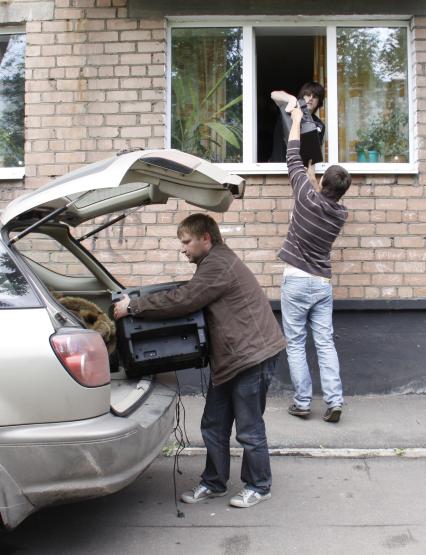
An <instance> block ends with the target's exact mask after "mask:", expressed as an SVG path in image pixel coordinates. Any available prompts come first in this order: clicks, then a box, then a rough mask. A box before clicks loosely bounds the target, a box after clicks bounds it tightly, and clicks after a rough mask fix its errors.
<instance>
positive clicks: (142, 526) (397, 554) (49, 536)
mask: <svg viewBox="0 0 426 555" xmlns="http://www.w3.org/2000/svg"><path fill="white" fill-rule="evenodd" d="M203 464H204V457H202V456H193V457H183V458H182V459H181V460H180V463H179V466H180V469H181V474H179V475H178V476H177V478H176V481H177V490H178V492H181V491H184V490H186V489H189V488H191V487H192V486H193V485H194V483H196V482H197V481H198V479H199V474H200V472H201V470H202V468H203ZM173 466H174V458H173V457H164V456H163V457H161V456H160V457H159V458H158V459H157V460H155V461H154V462H153V464H152V465H151V467H150V468H149V469H148V470H147V472H145V473H144V474H143V475H142V476H141V478H140V479H139V480H137V481H136V482H134V483H133V484H132V485H130V486H129V487H128V488H126V489H125V490H123V491H121V492H119V493H116V494H114V495H111V496H108V497H105V498H101V499H95V500H92V501H85V502H81V503H75V504H73V505H65V506H60V507H52V508H49V509H46V510H44V511H40V512H39V513H36V514H34V515H32V516H31V517H30V518H28V519H27V520H26V521H25V522H24V523H23V524H22V525H21V526H20V527H19V528H17V529H16V530H14V531H13V532H11V533H9V534H5V535H4V536H1V535H0V553H1V555H21V554H22V555H170V554H173V555H204V554H206V555H259V554H261V555H292V554H296V555H424V553H425V552H426V524H425V523H426V503H425V502H424V500H425V497H426V483H425V480H424V476H425V470H426V459H424V458H420V459H405V458H403V457H402V458H401V457H384V458H380V457H376V458H372V459H338V458H306V457H298V456H294V457H271V466H272V476H273V478H272V480H273V484H272V498H271V499H270V500H268V501H266V502H264V503H260V504H259V505H256V506H255V507H251V508H250V509H236V508H234V507H230V506H229V498H230V496H231V495H233V494H234V493H235V492H237V491H238V490H239V489H240V488H241V482H240V477H239V474H240V467H241V458H240V457H233V458H232V460H231V478H230V483H229V494H228V495H227V496H225V497H220V498H215V499H208V500H206V501H202V502H200V503H197V504H195V505H185V504H184V503H179V504H178V506H179V510H180V516H178V514H177V509H176V506H175V503H174V493H173Z"/></svg>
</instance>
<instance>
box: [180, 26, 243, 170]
mask: <svg viewBox="0 0 426 555" xmlns="http://www.w3.org/2000/svg"><path fill="white" fill-rule="evenodd" d="M241 37H242V32H241V28H195V29H194V28H192V29H173V30H172V130H171V131H172V133H171V135H172V141H171V144H172V147H173V148H178V149H180V150H183V151H184V152H189V153H190V154H195V155H196V156H200V157H202V158H205V159H207V160H210V161H212V162H241V161H242V53H241Z"/></svg>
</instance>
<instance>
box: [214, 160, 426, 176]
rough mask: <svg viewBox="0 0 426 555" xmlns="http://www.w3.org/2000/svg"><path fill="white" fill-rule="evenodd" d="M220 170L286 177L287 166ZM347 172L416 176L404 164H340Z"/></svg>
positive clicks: (226, 166) (318, 166) (321, 167)
mask: <svg viewBox="0 0 426 555" xmlns="http://www.w3.org/2000/svg"><path fill="white" fill-rule="evenodd" d="M217 165H218V166H219V167H220V168H222V169H224V170H227V171H229V172H231V173H238V174H243V175H273V174H275V175H276V174H279V175H287V174H288V171H287V164H284V163H283V164H277V163H273V164H267V163H252V164H244V163H243V164H217ZM330 165H331V164H328V163H327V164H325V163H321V164H316V167H315V171H316V173H318V174H321V173H324V171H325V170H326V169H327V168H328V166H330ZM341 165H342V166H343V167H344V168H346V169H347V170H348V172H349V173H350V174H351V175H360V174H361V175H378V174H380V175H383V174H385V175H386V174H390V175H395V174H405V175H406V174H413V175H415V174H418V172H419V170H418V166H417V164H411V163H404V164H384V163H383V164H380V163H379V164H372V163H365V164H360V163H355V162H351V163H348V164H344V163H342V164H341Z"/></svg>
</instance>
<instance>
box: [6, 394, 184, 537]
mask: <svg viewBox="0 0 426 555" xmlns="http://www.w3.org/2000/svg"><path fill="white" fill-rule="evenodd" d="M174 408H175V392H174V391H173V390H172V389H170V388H168V387H167V386H165V385H162V384H160V383H154V384H153V386H152V389H151V391H150V394H149V395H148V396H147V398H146V399H144V401H143V403H142V404H141V405H140V406H139V407H138V408H137V409H136V410H135V411H134V412H132V413H131V414H130V415H128V416H126V417H119V416H116V415H114V414H112V413H109V414H105V415H102V416H99V417H97V418H91V419H86V420H81V421H74V422H63V423H53V424H40V425H31V426H10V427H4V428H0V515H1V518H2V520H3V524H4V526H5V527H6V528H14V527H15V526H17V525H18V524H19V523H20V522H22V520H24V519H25V518H26V517H27V516H28V515H29V514H30V513H32V512H34V511H35V510H37V509H40V508H41V507H44V506H46V505H51V504H53V503H66V502H67V501H71V500H77V499H85V498H90V497H98V496H102V495H107V494H109V493H113V492H115V491H117V490H119V489H121V488H123V487H124V486H126V485H127V484H129V483H130V482H132V481H133V480H134V479H135V478H136V477H137V476H138V475H139V474H140V473H141V472H142V471H143V470H144V469H145V468H146V467H147V466H148V465H149V464H150V463H151V462H152V461H153V459H154V458H155V457H156V456H157V455H158V453H159V452H160V450H161V448H162V447H163V445H164V443H165V442H166V441H167V439H168V438H169V436H170V432H171V429H172V426H173V418H174Z"/></svg>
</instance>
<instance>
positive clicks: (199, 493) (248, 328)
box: [114, 214, 286, 507]
mask: <svg viewBox="0 0 426 555" xmlns="http://www.w3.org/2000/svg"><path fill="white" fill-rule="evenodd" d="M177 235H178V237H179V239H180V241H181V245H182V246H181V252H182V253H183V254H185V255H186V257H187V258H188V260H189V262H192V263H194V264H196V265H197V269H196V271H195V274H194V276H193V277H192V279H191V280H190V281H188V282H187V283H186V284H184V285H181V286H180V287H178V288H176V289H171V290H168V291H160V292H157V293H152V294H150V295H147V296H144V297H140V298H137V299H132V300H130V299H129V297H126V298H124V299H123V300H122V301H120V302H118V303H116V305H115V308H114V317H115V318H116V319H118V318H121V317H123V316H125V315H126V314H129V313H131V314H133V315H134V316H137V317H139V316H140V317H141V318H144V317H146V318H158V319H161V318H164V317H169V318H173V317H178V316H184V315H186V314H190V313H191V312H194V311H196V310H199V309H201V308H204V311H205V317H206V321H207V326H208V331H209V337H210V366H211V380H210V384H209V388H208V392H207V398H206V405H205V408H204V414H203V417H202V420H201V432H202V436H203V439H204V443H205V445H206V448H207V458H206V466H205V469H204V472H203V473H202V475H201V482H200V483H199V484H198V485H197V486H196V487H194V489H193V490H192V491H189V492H185V493H183V494H182V496H181V499H182V501H184V502H185V503H197V502H198V501H202V500H203V499H207V498H209V497H218V496H222V495H226V493H227V482H228V479H229V467H230V451H229V440H230V436H231V431H232V425H233V422H234V420H235V427H236V437H237V440H238V441H239V443H240V444H241V445H242V447H243V449H244V455H243V461H242V467H241V480H242V482H243V483H244V484H245V486H244V488H243V489H242V490H241V491H240V492H239V493H238V494H237V495H235V496H233V497H232V498H231V500H230V504H231V505H233V506H235V507H251V506H253V505H256V504H257V503H259V502H260V501H264V500H266V499H269V498H270V497H271V492H270V489H271V481H272V478H271V467H270V462H269V453H268V444H267V440H266V432H265V424H264V421H263V413H264V410H265V403H266V393H267V390H268V386H269V383H270V379H271V372H272V370H273V368H274V366H275V363H276V359H277V356H276V355H277V354H278V353H279V352H280V351H282V350H283V349H284V348H285V345H286V343H285V339H284V337H283V334H282V331H281V328H280V326H279V325H278V323H277V321H276V320H275V317H274V314H273V312H272V310H271V307H270V304H269V301H268V299H267V298H266V296H265V294H264V293H263V291H262V289H261V288H260V286H259V284H258V282H257V280H256V278H255V277H254V275H253V274H252V272H251V271H250V270H249V269H248V268H247V266H245V265H244V264H243V262H242V261H241V260H240V259H239V258H238V257H237V255H236V254H235V253H234V252H233V251H232V250H231V249H230V248H229V247H227V246H226V245H225V244H224V243H223V239H222V236H221V234H220V230H219V227H218V225H217V224H216V222H215V221H214V220H213V218H211V217H210V216H207V215H206V214H192V215H191V216H188V217H187V218H185V219H184V220H183V221H182V222H181V223H180V225H179V227H178V230H177Z"/></svg>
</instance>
